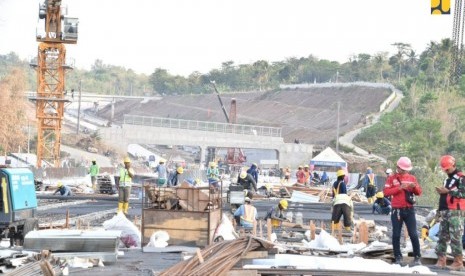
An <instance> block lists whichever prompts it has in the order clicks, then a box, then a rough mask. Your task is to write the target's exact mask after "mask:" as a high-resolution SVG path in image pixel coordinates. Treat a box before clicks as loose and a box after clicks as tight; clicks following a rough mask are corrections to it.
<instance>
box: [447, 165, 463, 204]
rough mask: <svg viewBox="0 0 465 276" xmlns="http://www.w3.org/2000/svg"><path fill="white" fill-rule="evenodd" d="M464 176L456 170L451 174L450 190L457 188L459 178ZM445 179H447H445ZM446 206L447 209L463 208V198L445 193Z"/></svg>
mask: <svg viewBox="0 0 465 276" xmlns="http://www.w3.org/2000/svg"><path fill="white" fill-rule="evenodd" d="M462 177H464V175H463V173H462V172H457V173H456V174H454V175H453V176H452V179H453V180H452V181H453V182H452V185H451V186H450V187H449V190H450V191H455V190H458V189H459V185H460V181H461V178H462ZM446 181H447V180H446ZM447 208H448V209H449V210H462V211H463V210H465V198H458V197H453V196H451V195H450V194H449V193H448V194H447Z"/></svg>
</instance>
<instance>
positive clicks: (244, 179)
mask: <svg viewBox="0 0 465 276" xmlns="http://www.w3.org/2000/svg"><path fill="white" fill-rule="evenodd" d="M237 185H241V186H242V187H244V190H245V191H246V193H247V196H248V197H250V198H251V199H252V198H253V195H254V193H255V192H256V191H257V183H256V182H255V179H254V178H253V176H252V175H251V174H250V173H247V172H244V171H242V172H241V173H240V174H239V177H238V178H237Z"/></svg>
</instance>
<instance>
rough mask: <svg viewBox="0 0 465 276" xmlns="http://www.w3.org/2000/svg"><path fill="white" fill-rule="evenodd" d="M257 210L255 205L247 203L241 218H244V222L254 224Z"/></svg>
mask: <svg viewBox="0 0 465 276" xmlns="http://www.w3.org/2000/svg"><path fill="white" fill-rule="evenodd" d="M255 212H256V209H255V207H253V206H252V205H249V204H245V205H244V215H243V216H241V220H243V221H244V222H247V223H250V224H253V221H254V220H255Z"/></svg>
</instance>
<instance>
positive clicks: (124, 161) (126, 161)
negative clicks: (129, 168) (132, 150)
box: [123, 156, 131, 163]
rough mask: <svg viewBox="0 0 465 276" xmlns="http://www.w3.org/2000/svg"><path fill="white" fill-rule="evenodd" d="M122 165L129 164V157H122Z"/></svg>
mask: <svg viewBox="0 0 465 276" xmlns="http://www.w3.org/2000/svg"><path fill="white" fill-rule="evenodd" d="M123 163H131V159H130V158H129V157H127V156H126V157H124V160H123Z"/></svg>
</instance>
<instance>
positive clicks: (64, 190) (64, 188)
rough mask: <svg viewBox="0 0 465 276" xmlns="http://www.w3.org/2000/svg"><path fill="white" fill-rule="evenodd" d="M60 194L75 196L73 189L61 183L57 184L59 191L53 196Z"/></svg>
mask: <svg viewBox="0 0 465 276" xmlns="http://www.w3.org/2000/svg"><path fill="white" fill-rule="evenodd" d="M58 192H60V195H62V196H72V195H73V193H72V192H71V189H70V188H69V187H68V186H66V185H63V183H61V181H58V182H57V189H56V190H55V192H54V193H53V194H54V195H55V194H56V193H58Z"/></svg>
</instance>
